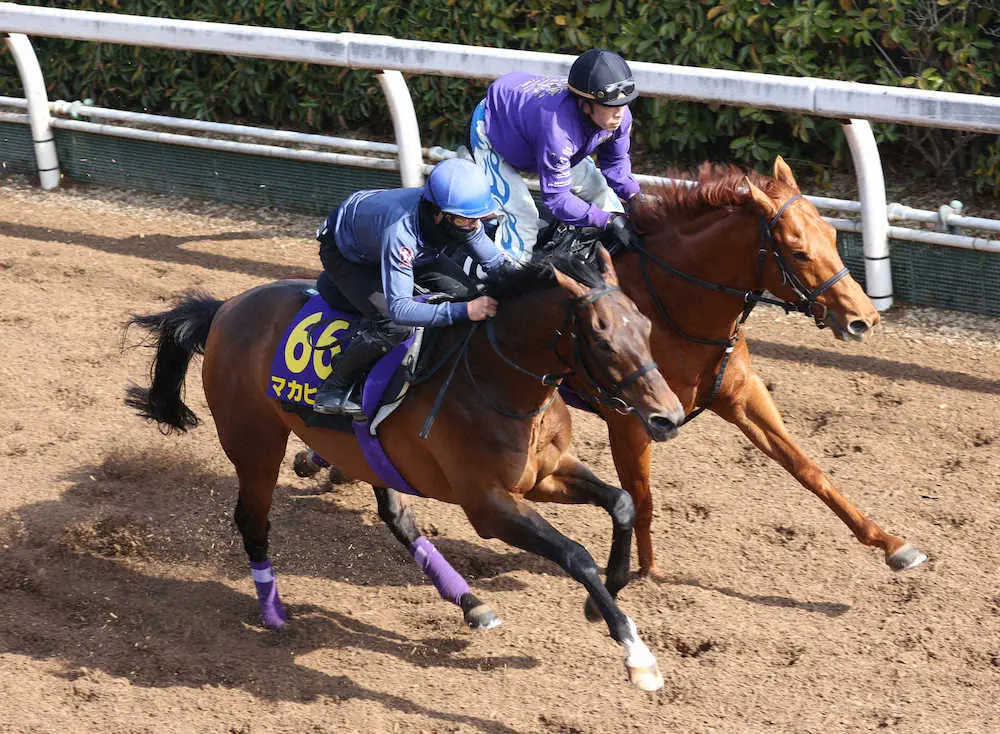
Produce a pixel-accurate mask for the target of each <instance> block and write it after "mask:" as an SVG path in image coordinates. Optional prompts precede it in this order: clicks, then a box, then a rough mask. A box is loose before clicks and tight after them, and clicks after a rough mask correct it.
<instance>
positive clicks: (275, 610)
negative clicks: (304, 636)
mask: <svg viewBox="0 0 1000 734" xmlns="http://www.w3.org/2000/svg"><path fill="white" fill-rule="evenodd" d="M250 574H251V575H252V576H253V585H254V586H256V587H257V604H258V605H259V606H260V616H261V617H262V618H263V619H264V625H265V626H267V627H270V628H271V629H279V628H281V627H283V626H284V624H285V622H287V621H288V615H287V614H285V605H284V604H282V603H281V597H280V596H278V584H277V583H276V582H275V580H274V569H273V568H272V567H271V562H270V561H261V562H260V563H258V562H256V561H250Z"/></svg>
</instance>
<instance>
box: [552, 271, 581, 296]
mask: <svg viewBox="0 0 1000 734" xmlns="http://www.w3.org/2000/svg"><path fill="white" fill-rule="evenodd" d="M552 272H553V273H554V274H555V276H556V282H557V283H558V284H559V285H560V287H561V288H562V289H563V290H564V291H566V292H567V293H569V294H570V295H571V296H573V298H582V297H583V296H585V295H587V291H588V290H590V289H589V288H587V286H585V285H584V284H583V283H578V282H577V281H575V280H573V278H571V277H570V276H568V275H566V273H564V272H562V271H561V270H560V269H559V268H557V267H554V266H553V268H552Z"/></svg>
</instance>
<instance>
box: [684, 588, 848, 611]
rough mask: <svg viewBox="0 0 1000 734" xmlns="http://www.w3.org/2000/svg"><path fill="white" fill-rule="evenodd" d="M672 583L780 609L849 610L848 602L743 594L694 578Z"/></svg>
mask: <svg viewBox="0 0 1000 734" xmlns="http://www.w3.org/2000/svg"><path fill="white" fill-rule="evenodd" d="M674 583H678V584H682V585H684V586H694V587H695V588H698V589H704V590H705V591H714V592H716V593H717V594H722V595H723V596H728V597H731V598H733V599H740V600H742V601H746V602H750V603H751V604H759V605H761V606H764V607H779V608H782V609H801V610H803V611H805V612H811V613H813V614H823V615H826V616H827V617H839V616H841V615H843V614H847V612H849V611H851V606H850V604H841V603H839V602H829V601H825V602H824V601H815V602H813V601H799V600H798V599H791V598H789V597H787V596H774V595H771V594H768V595H759V594H744V593H742V592H740V591H736V590H735V589H730V588H728V587H723V586H712V585H711V584H703V583H701V582H700V581H696V580H694V579H683V580H678V581H675V582H674Z"/></svg>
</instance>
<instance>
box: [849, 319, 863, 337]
mask: <svg viewBox="0 0 1000 734" xmlns="http://www.w3.org/2000/svg"><path fill="white" fill-rule="evenodd" d="M847 330H848V331H849V332H851V333H852V334H854V336H861V335H862V334H864V333H866V332H867V331H868V324H867V322H865V321H861V320H860V319H857V320H855V321H852V322H851V323H850V324H849V325H848V327H847Z"/></svg>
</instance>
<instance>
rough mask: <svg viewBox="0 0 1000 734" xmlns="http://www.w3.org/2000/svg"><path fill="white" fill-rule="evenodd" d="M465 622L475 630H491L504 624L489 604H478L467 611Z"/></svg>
mask: <svg viewBox="0 0 1000 734" xmlns="http://www.w3.org/2000/svg"><path fill="white" fill-rule="evenodd" d="M465 623H466V624H467V625H469V627H471V628H472V629H474V630H491V629H493V628H494V627H499V626H500V625H501V624H503V621H502V620H501V619H500V617H498V616H497V613H496V612H494V611H493V610H492V609H490V605H489V604H477V605H476V606H474V607H472V609H470V610H469V611H467V612H466V613H465Z"/></svg>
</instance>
